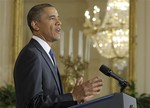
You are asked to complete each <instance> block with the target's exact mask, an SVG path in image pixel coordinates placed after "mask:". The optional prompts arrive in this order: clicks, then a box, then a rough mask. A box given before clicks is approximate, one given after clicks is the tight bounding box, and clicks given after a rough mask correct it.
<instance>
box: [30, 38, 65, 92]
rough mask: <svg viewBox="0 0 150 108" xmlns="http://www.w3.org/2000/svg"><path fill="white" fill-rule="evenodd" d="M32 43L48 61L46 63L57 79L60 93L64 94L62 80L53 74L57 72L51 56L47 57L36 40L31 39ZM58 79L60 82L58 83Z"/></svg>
mask: <svg viewBox="0 0 150 108" xmlns="http://www.w3.org/2000/svg"><path fill="white" fill-rule="evenodd" d="M31 42H33V44H34V45H35V46H36V48H37V49H38V50H39V51H40V52H41V54H42V57H43V58H44V60H45V61H46V63H47V64H48V66H49V67H50V69H51V71H52V75H53V77H54V79H55V82H56V85H57V88H58V91H59V93H62V86H61V82H60V81H61V80H60V78H59V79H58V78H56V77H55V75H54V73H53V72H55V69H54V66H53V64H52V62H51V60H50V58H49V56H48V55H47V53H46V52H45V51H44V49H43V48H42V47H41V45H40V44H39V43H38V42H37V41H36V40H34V39H31ZM59 77H60V76H59ZM57 79H58V80H59V81H57Z"/></svg>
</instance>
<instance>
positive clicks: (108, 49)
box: [84, 0, 129, 67]
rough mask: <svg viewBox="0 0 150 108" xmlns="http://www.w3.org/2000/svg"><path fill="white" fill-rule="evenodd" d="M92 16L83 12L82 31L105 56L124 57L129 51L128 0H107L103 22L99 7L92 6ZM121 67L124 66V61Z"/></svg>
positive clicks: (87, 12)
mask: <svg viewBox="0 0 150 108" xmlns="http://www.w3.org/2000/svg"><path fill="white" fill-rule="evenodd" d="M93 14H94V16H93V18H92V20H91V16H90V13H89V11H86V12H85V23H84V33H85V35H86V36H88V37H90V38H91V39H92V42H93V47H94V48H96V49H97V50H98V52H99V53H100V54H101V55H102V56H103V57H105V58H109V59H114V58H117V59H119V60H120V59H123V60H124V59H125V58H128V55H129V54H128V53H129V0H108V3H107V8H106V13H105V17H104V20H103V22H101V20H100V8H99V7H98V6H94V11H93ZM123 60H122V63H124V65H123V67H124V66H126V65H127V64H126V62H125V61H123ZM119 65H120V64H119Z"/></svg>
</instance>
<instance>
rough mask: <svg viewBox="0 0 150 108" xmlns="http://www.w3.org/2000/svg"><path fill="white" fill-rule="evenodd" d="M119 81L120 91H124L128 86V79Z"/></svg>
mask: <svg viewBox="0 0 150 108" xmlns="http://www.w3.org/2000/svg"><path fill="white" fill-rule="evenodd" d="M118 82H119V85H120V86H121V88H120V92H123V91H124V89H125V88H126V87H127V86H128V82H127V81H125V80H124V81H118Z"/></svg>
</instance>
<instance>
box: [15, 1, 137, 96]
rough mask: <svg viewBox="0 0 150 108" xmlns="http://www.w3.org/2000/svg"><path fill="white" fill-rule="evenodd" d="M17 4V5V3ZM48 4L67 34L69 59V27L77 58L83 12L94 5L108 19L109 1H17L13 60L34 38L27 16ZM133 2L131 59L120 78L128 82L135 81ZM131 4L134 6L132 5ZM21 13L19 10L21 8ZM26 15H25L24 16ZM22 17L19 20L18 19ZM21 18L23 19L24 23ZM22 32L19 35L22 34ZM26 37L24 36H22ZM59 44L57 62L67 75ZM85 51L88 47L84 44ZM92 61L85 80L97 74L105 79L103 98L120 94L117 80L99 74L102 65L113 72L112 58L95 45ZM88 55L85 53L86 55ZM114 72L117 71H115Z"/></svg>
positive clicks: (66, 51) (130, 17) (66, 52)
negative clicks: (42, 5) (36, 8)
mask: <svg viewBox="0 0 150 108" xmlns="http://www.w3.org/2000/svg"><path fill="white" fill-rule="evenodd" d="M17 1H18V2H17ZM43 2H48V3H50V4H53V5H54V6H55V7H56V9H57V10H58V12H59V15H60V18H61V21H62V23H63V25H62V28H63V31H64V35H65V36H64V37H65V39H64V40H65V45H64V46H65V49H64V51H65V52H64V53H65V57H67V56H68V45H69V31H70V28H73V43H74V44H73V51H74V57H77V56H78V54H77V53H78V35H79V34H78V33H79V30H82V31H83V30H84V27H83V24H84V22H85V17H84V12H85V10H87V9H88V10H90V11H91V12H92V10H93V7H94V5H95V4H96V5H97V6H99V7H100V8H101V13H100V19H101V20H102V21H104V16H105V14H106V13H105V12H106V11H105V10H106V6H107V0H95V1H89V0H82V1H81V0H63V1H61V0H55V1H54V0H47V1H45V0H44V1H43V0H16V4H15V5H16V15H15V19H16V22H15V25H16V28H15V30H16V31H18V32H16V34H17V35H15V40H14V42H15V43H16V44H15V47H14V51H15V52H14V58H16V56H17V54H18V52H19V51H20V49H21V47H23V46H24V45H25V44H26V43H27V42H28V41H29V40H30V38H31V36H32V34H31V32H30V30H29V28H28V26H27V23H26V15H27V12H28V11H29V9H30V8H31V7H32V6H33V5H35V4H38V3H43ZM129 3H130V12H129V13H131V11H132V14H129V25H130V27H129V29H130V30H129V35H130V36H129V57H128V60H127V61H128V62H129V63H128V65H127V66H126V68H125V69H124V71H125V73H123V74H120V76H123V77H125V79H127V80H133V79H134V67H133V66H134V62H133V61H134V48H133V46H134V45H133V44H134V43H133V40H134V32H135V31H134V29H135V23H134V21H135V20H133V19H134V17H135V15H134V14H133V11H134V9H135V0H129ZM131 5H132V6H131ZM17 7H18V8H20V10H18V8H17ZM22 12H23V13H22ZM18 17H19V19H18ZM21 18H22V19H23V20H21ZM18 21H20V22H22V23H23V24H24V26H19V22H18ZM19 31H20V32H19ZM20 36H23V37H20ZM85 40H86V36H84V37H83V43H85ZM59 45H60V43H59V41H58V42H56V43H55V44H54V45H53V46H52V48H53V49H54V52H55V57H56V61H57V63H58V66H59V69H60V72H61V74H62V75H65V72H64V64H63V63H62V62H60V57H59V55H60V51H59V49H60V48H59ZM83 47H84V48H85V44H84V45H83ZM90 50H91V51H90V62H89V63H88V67H87V68H86V69H85V76H84V79H85V80H87V79H89V78H92V77H94V76H96V75H99V76H101V77H102V78H103V79H104V84H105V85H104V88H103V90H102V93H101V95H106V94H108V93H111V92H115V91H116V90H117V91H118V85H117V82H116V81H114V80H113V81H112V79H110V78H108V77H106V76H105V75H103V74H102V73H100V72H99V67H100V65H101V64H107V65H108V66H109V67H110V68H112V69H114V68H113V67H112V63H113V61H112V59H106V58H104V57H103V56H101V55H100V54H99V53H98V51H97V49H95V48H93V47H92V45H91V46H90ZM83 53H84V54H85V52H83ZM114 71H115V69H114Z"/></svg>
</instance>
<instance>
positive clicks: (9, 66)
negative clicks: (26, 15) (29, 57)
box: [0, 0, 23, 86]
mask: <svg viewBox="0 0 150 108" xmlns="http://www.w3.org/2000/svg"><path fill="white" fill-rule="evenodd" d="M0 13H1V14H0V25H1V26H0V86H4V85H5V84H12V83H13V77H12V76H13V67H14V62H15V59H16V57H17V55H18V53H19V51H20V49H21V46H22V36H23V33H22V30H23V26H22V21H23V14H22V13H23V0H0Z"/></svg>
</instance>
